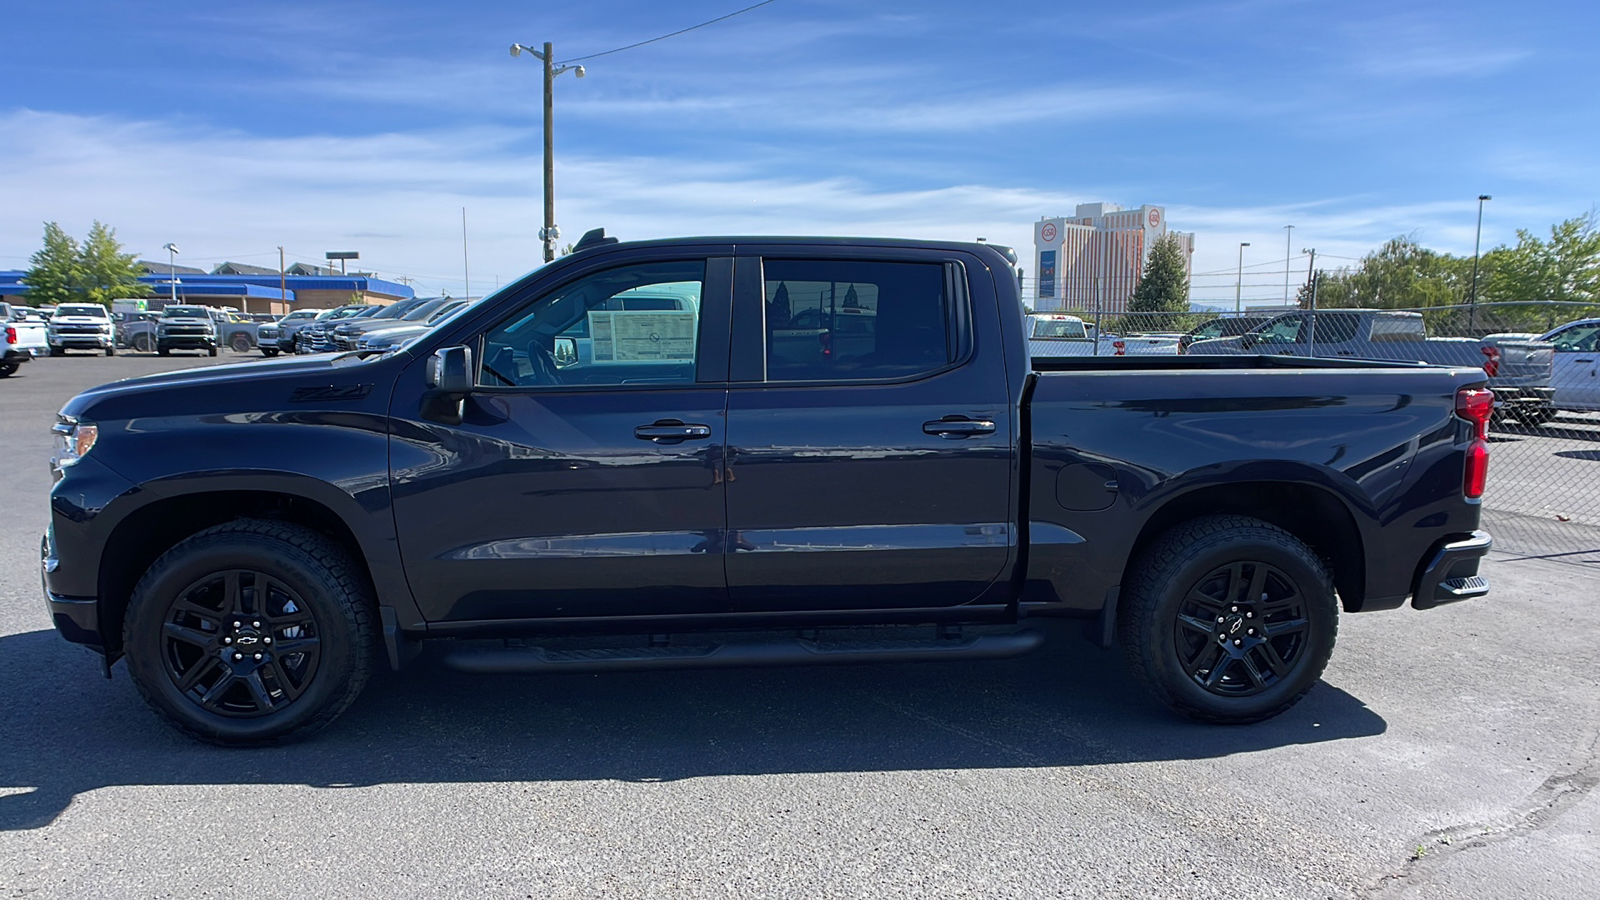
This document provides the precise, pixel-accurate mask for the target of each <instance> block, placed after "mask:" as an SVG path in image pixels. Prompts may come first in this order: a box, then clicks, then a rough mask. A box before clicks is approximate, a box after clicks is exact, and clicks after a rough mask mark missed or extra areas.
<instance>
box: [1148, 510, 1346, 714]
mask: <svg viewBox="0 0 1600 900" xmlns="http://www.w3.org/2000/svg"><path fill="white" fill-rule="evenodd" d="M1118 626H1119V630H1120V632H1121V638H1122V645H1123V651H1124V652H1125V653H1126V655H1127V657H1128V662H1129V665H1130V667H1131V668H1132V670H1133V673H1134V675H1135V677H1137V678H1138V679H1139V680H1140V681H1142V682H1143V683H1144V684H1145V686H1146V687H1148V688H1150V690H1151V691H1153V692H1154V693H1155V694H1156V696H1157V697H1159V698H1160V699H1161V700H1162V702H1164V703H1166V704H1167V706H1168V707H1170V708H1171V709H1173V710H1174V711H1176V712H1178V713H1180V714H1182V715H1185V716H1188V717H1189V718H1192V719H1197V720H1200V721H1206V722H1218V723H1227V724H1244V723H1249V722H1259V721H1261V720H1263V719H1270V718H1272V717H1273V716H1275V715H1277V714H1279V713H1281V712H1283V711H1284V710H1286V709H1288V708H1289V707H1291V706H1293V705H1294V704H1295V703H1296V702H1298V701H1299V700H1300V698H1301V697H1303V696H1305V694H1306V692H1307V691H1309V690H1311V687H1312V685H1314V684H1316V682H1317V679H1318V678H1320V677H1321V676H1322V670H1323V669H1324V668H1325V667H1326V666H1327V664H1328V660H1329V658H1330V657H1331V656H1332V655H1333V644H1334V639H1335V638H1336V636H1337V634H1338V628H1339V601H1338V597H1337V595H1336V594H1335V591H1334V586H1333V579H1332V578H1331V577H1330V576H1329V575H1328V571H1327V569H1326V568H1325V567H1324V566H1323V564H1322V561H1321V560H1320V559H1318V558H1317V555H1316V554H1315V553H1313V552H1312V551H1311V548H1309V547H1307V546H1306V545H1305V544H1304V543H1302V542H1301V541H1300V540H1298V539H1297V538H1295V537H1294V536H1293V535H1291V534H1289V533H1288V532H1286V531H1284V530H1282V529H1280V528H1277V527H1275V526H1273V525H1269V524H1267V523H1266V522H1263V521H1260V520H1259V519H1250V518H1245V517H1242V516H1208V517H1205V518H1201V519H1195V520H1193V521H1190V522H1187V523H1184V524H1182V525H1179V526H1177V527H1176V528H1174V529H1172V530H1171V531H1169V532H1167V533H1166V534H1164V535H1162V536H1161V537H1160V538H1159V539H1157V540H1156V542H1155V543H1154V544H1152V545H1151V546H1150V547H1149V549H1147V550H1146V551H1145V552H1144V553H1143V554H1142V555H1141V556H1140V557H1139V560H1138V562H1137V563H1136V564H1135V568H1134V571H1133V574H1132V576H1131V577H1130V578H1129V583H1128V585H1127V588H1126V590H1125V591H1124V593H1123V595H1122V598H1121V603H1120V608H1119V615H1118Z"/></svg>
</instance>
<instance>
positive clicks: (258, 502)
mask: <svg viewBox="0 0 1600 900" xmlns="http://www.w3.org/2000/svg"><path fill="white" fill-rule="evenodd" d="M248 518H258V519H269V520H273V521H282V522H293V523H295V524H298V525H303V526H305V527H307V528H310V529H311V530H313V531H316V532H318V533H319V534H322V535H324V536H326V537H328V538H329V539H331V540H333V541H335V542H336V543H338V544H339V545H340V546H341V547H343V548H345V550H346V551H348V552H349V554H350V557H351V559H352V560H353V561H354V563H355V565H356V569H357V571H358V572H359V573H360V574H361V576H362V577H364V578H365V579H366V582H367V585H368V587H369V588H371V589H372V590H373V592H374V594H376V593H377V590H376V582H375V579H374V577H373V572H372V569H371V562H370V560H369V558H368V555H367V554H366V553H365V552H363V548H362V545H361V542H360V541H359V540H358V539H357V537H356V534H355V532H354V530H352V529H351V527H350V526H349V524H348V523H346V522H345V520H344V519H343V518H342V517H341V516H340V515H339V514H338V513H336V512H334V510H333V509H332V508H330V507H328V506H327V505H326V504H324V503H321V502H319V501H318V500H315V499H312V498H310V497H306V496H304V495H302V494H295V493H289V492H285V491H274V490H215V491H201V492H195V493H188V494H179V495H176V496H169V497H164V498H161V499H158V500H154V501H152V502H150V503H147V504H145V505H144V506H142V507H140V508H139V509H137V510H134V511H133V512H131V513H129V514H128V515H127V516H126V517H125V518H123V520H122V521H121V522H119V523H118V524H117V526H116V528H114V529H113V530H112V532H111V534H110V536H109V537H108V538H107V540H106V543H105V547H104V549H103V551H102V552H101V555H100V569H99V573H98V587H99V592H98V606H99V621H100V634H101V638H102V640H104V641H105V649H106V656H107V658H108V659H111V660H115V659H116V658H117V657H118V656H119V655H120V654H121V652H122V626H123V621H124V618H125V616H126V613H127V609H128V600H129V599H130V597H131V596H132V594H133V588H134V586H135V585H137V584H138V582H139V579H140V578H142V577H143V576H144V573H145V572H146V571H148V570H149V568H150V566H151V565H152V564H153V563H154V562H155V561H156V559H157V558H159V557H160V556H161V554H163V553H165V552H166V551H168V550H170V549H171V548H172V547H174V546H176V545H177V544H178V543H179V542H181V541H183V540H184V539H186V538H189V537H191V536H193V535H195V534H198V533H200V532H202V531H205V530H206V529H207V528H211V527H213V526H216V525H220V524H222V523H224V522H231V521H234V520H237V519H248Z"/></svg>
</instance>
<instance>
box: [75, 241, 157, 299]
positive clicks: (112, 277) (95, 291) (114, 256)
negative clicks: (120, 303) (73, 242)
mask: <svg viewBox="0 0 1600 900" xmlns="http://www.w3.org/2000/svg"><path fill="white" fill-rule="evenodd" d="M78 269H79V279H80V280H79V290H80V291H81V292H82V293H83V295H84V296H85V297H87V298H88V299H89V300H90V301H91V302H94V303H99V304H101V305H103V306H110V305H111V301H113V300H117V299H121V298H124V297H134V298H137V297H148V296H150V288H149V287H148V286H146V285H144V284H141V283H140V281H139V276H140V275H142V274H144V268H143V267H142V266H140V265H139V261H138V260H137V259H135V258H134V255H133V254H132V253H123V252H122V245H121V244H119V243H117V231H116V229H115V228H110V227H108V226H106V225H104V224H102V223H101V222H100V221H99V220H96V221H95V223H94V226H93V227H92V228H90V229H89V236H88V237H87V238H85V239H84V242H83V247H82V248H81V249H80V250H79V252H78Z"/></svg>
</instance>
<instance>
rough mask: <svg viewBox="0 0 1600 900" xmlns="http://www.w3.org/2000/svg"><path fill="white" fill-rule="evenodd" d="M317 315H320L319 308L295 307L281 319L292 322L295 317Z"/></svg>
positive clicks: (302, 317) (310, 317)
mask: <svg viewBox="0 0 1600 900" xmlns="http://www.w3.org/2000/svg"><path fill="white" fill-rule="evenodd" d="M319 315H322V310H320V309H297V310H295V311H294V312H292V313H289V314H288V315H287V316H284V317H283V319H282V320H281V321H284V322H292V321H294V320H295V319H315V318H316V317H317V316H319Z"/></svg>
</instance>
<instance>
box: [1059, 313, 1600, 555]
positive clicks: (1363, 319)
mask: <svg viewBox="0 0 1600 900" xmlns="http://www.w3.org/2000/svg"><path fill="white" fill-rule="evenodd" d="M1074 321H1076V322H1078V323H1081V325H1074V324H1073V323H1074ZM1030 323H1031V324H1030V328H1031V329H1032V333H1031V340H1030V349H1031V350H1032V352H1033V354H1034V355H1035V356H1091V355H1092V356H1108V357H1117V356H1138V355H1152V354H1155V355H1177V354H1180V353H1186V354H1196V355H1201V354H1207V355H1210V354H1255V353H1270V354H1282V355H1289V356H1314V357H1328V358H1335V359H1390V360H1404V361H1415V362H1426V363H1433V364H1438V365H1454V366H1469V367H1473V368H1482V369H1483V370H1484V372H1485V374H1486V375H1487V376H1488V378H1489V383H1490V387H1492V388H1494V390H1495V393H1496V397H1497V399H1498V401H1499V406H1498V408H1497V412H1496V415H1495V417H1494V420H1493V423H1492V426H1491V431H1490V438H1489V440H1490V442H1491V444H1492V446H1493V449H1492V451H1491V461H1490V465H1489V487H1488V490H1487V492H1486V493H1485V495H1484V500H1483V505H1484V521H1485V523H1486V527H1487V528H1488V529H1489V530H1490V531H1491V532H1492V533H1493V534H1494V536H1495V542H1496V546H1497V547H1498V548H1499V549H1501V550H1506V551H1509V552H1512V553H1517V554H1522V555H1527V556H1549V557H1557V558H1563V559H1569V560H1571V561H1576V562H1583V563H1589V564H1600V306H1596V305H1592V304H1583V303H1555V302H1529V303H1478V304H1460V305H1454V306H1434V307H1426V308H1417V309H1384V310H1347V309H1323V310H1318V311H1316V312H1312V311H1308V310H1299V309H1271V310H1268V309H1259V308H1258V309H1247V310H1244V311H1243V312H1242V313H1239V314H1235V313H1231V312H1230V313H1129V314H1115V313H1108V312H1100V313H1098V314H1097V313H1095V312H1094V311H1065V312H1063V311H1050V312H1041V313H1039V314H1036V315H1034V316H1031V317H1030ZM1097 326H1098V327H1097Z"/></svg>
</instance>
